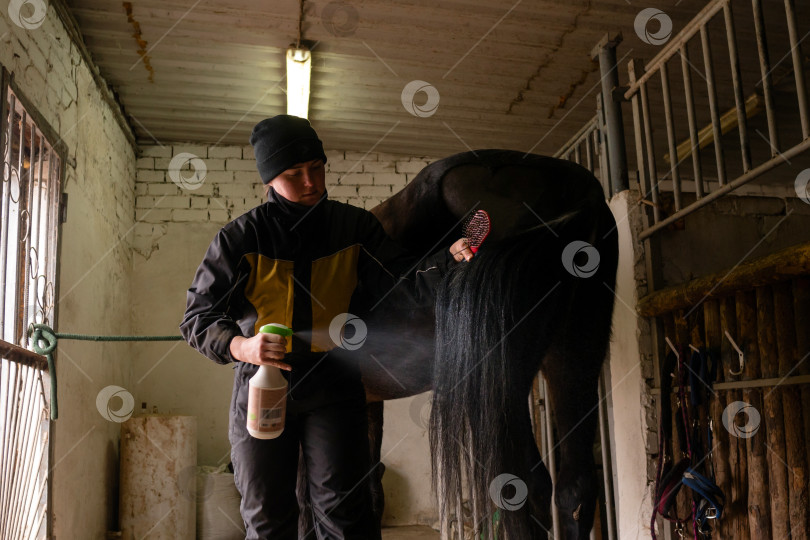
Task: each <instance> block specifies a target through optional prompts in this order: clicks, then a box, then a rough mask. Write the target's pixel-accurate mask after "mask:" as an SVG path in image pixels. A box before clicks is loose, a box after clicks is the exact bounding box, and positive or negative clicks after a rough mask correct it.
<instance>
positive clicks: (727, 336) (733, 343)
mask: <svg viewBox="0 0 810 540" xmlns="http://www.w3.org/2000/svg"><path fill="white" fill-rule="evenodd" d="M724 332H725V334H726V338H728V340H729V342H730V343H731V346H732V347H734V350H735V351H737V356H738V357H739V360H740V370H739V371H734V370H732V369H731V366H729V368H728V372H729V374H731V375H742V372H743V369H745V355H744V354H743V352H742V351H741V350H740V348H739V347H738V346H737V343H735V342H734V338H732V337H731V334H729V333H728V330H724Z"/></svg>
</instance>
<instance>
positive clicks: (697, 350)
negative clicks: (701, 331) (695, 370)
mask: <svg viewBox="0 0 810 540" xmlns="http://www.w3.org/2000/svg"><path fill="white" fill-rule="evenodd" d="M689 348H690V349H692V350H693V351H695V352H696V353H698V354H700V349H698V348H697V347H695V346H694V345H692V344H691V343H690V344H689Z"/></svg>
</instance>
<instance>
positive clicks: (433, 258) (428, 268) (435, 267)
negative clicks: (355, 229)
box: [358, 212, 455, 306]
mask: <svg viewBox="0 0 810 540" xmlns="http://www.w3.org/2000/svg"><path fill="white" fill-rule="evenodd" d="M363 228H364V233H363V241H362V251H361V253H360V260H359V266H358V273H359V278H360V282H361V283H362V285H363V289H364V291H365V292H366V293H367V294H369V295H370V296H371V300H373V301H372V305H373V306H374V305H377V303H379V302H382V301H383V300H390V301H394V302H399V303H400V305H402V303H405V304H409V305H411V306H426V305H432V304H433V303H434V301H435V291H436V287H437V285H438V283H439V281H440V280H441V278H442V276H444V275H445V273H446V272H447V269H448V267H449V266H450V265H451V264H455V261H454V259H453V257H452V255H450V251H449V250H448V249H447V247H442V248H441V249H440V250H439V251H437V252H436V253H433V254H430V255H428V256H426V257H424V258H422V259H418V258H416V257H414V256H413V255H412V254H410V253H409V252H408V251H407V250H405V248H403V247H402V246H400V245H399V244H397V243H396V242H395V241H393V240H392V239H391V238H390V237H389V236H388V235H387V234H386V233H385V230H384V229H383V228H382V225H381V224H380V222H379V221H378V220H377V218H376V217H375V216H374V214H371V213H370V212H366V217H365V220H364V221H363ZM394 298H396V300H394Z"/></svg>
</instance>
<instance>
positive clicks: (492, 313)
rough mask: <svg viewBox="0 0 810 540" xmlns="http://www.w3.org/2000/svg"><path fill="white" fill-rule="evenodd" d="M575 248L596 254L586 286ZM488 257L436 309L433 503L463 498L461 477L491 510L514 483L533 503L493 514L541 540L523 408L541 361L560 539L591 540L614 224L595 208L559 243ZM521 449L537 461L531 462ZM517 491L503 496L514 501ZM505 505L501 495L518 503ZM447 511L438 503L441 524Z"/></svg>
mask: <svg viewBox="0 0 810 540" xmlns="http://www.w3.org/2000/svg"><path fill="white" fill-rule="evenodd" d="M574 241H580V242H587V243H588V244H589V245H590V246H593V247H594V248H595V249H596V251H597V252H598V253H599V256H600V264H599V267H598V269H597V270H596V272H595V273H594V274H593V275H587V277H586V274H588V273H587V272H584V273H579V275H575V274H577V272H576V271H574V272H573V273H572V270H576V268H572V264H573V265H574V266H576V265H579V266H580V267H581V268H585V269H588V268H589V267H588V264H587V263H588V262H590V260H588V261H581V260H580V258H575V259H574V260H573V261H572V263H570V264H566V261H565V258H566V255H565V253H566V247H568V246H570V245H571V243H572V242H574ZM485 247H486V249H482V250H481V251H479V253H478V255H476V257H475V258H474V259H473V260H472V261H471V262H470V263H469V264H463V265H459V266H458V267H457V268H456V269H455V271H454V273H453V274H451V275H450V276H449V277H448V279H447V280H446V281H445V283H444V284H443V286H442V288H441V289H440V291H439V295H438V298H437V307H436V314H437V353H436V360H435V366H434V390H435V393H434V401H433V412H432V416H431V451H432V455H433V460H434V480H435V482H436V483H437V484H438V485H437V487H438V488H439V489H438V492H439V494H440V499H441V498H442V495H445V496H449V495H450V494H452V493H455V492H456V491H458V490H460V487H461V478H462V476H464V477H465V478H466V479H467V481H468V483H469V484H470V487H471V488H470V489H471V494H470V498H471V500H472V501H473V502H475V501H485V502H486V503H487V505H486V509H487V510H488V509H492V508H493V507H492V505H491V504H489V503H490V501H491V500H492V499H490V498H489V497H490V491H491V485H492V482H493V480H494V479H496V478H498V477H499V476H500V475H502V474H504V473H506V474H511V475H514V476H516V477H517V479H518V481H519V482H522V483H525V484H526V486H527V487H528V491H529V494H533V495H534V496H535V497H536V500H534V501H531V503H532V504H529V505H526V506H520V507H519V508H515V509H514V510H512V509H509V508H506V509H504V508H503V506H507V507H509V506H510V505H509V504H506V505H503V506H502V505H498V506H500V507H501V510H500V514H501V515H502V516H503V520H502V531H503V533H505V537H506V538H509V539H520V540H522V539H524V538H538V537H541V535H542V534H544V533H542V532H541V531H539V530H538V527H537V526H536V523H537V522H538V521H539V522H541V523H543V525H544V526H545V527H548V521H544V520H543V517H545V514H546V512H547V509H548V503H549V500H548V499H547V498H545V497H543V493H544V492H547V490H546V489H544V485H543V484H544V480H543V464H542V462H540V460H539V459H537V457H536V456H537V452H536V445H535V443H534V438H533V436H532V432H531V426H530V423H529V422H528V412H527V408H528V407H527V400H526V398H527V396H528V394H529V392H530V388H531V383H532V380H533V378H534V376H535V375H536V373H537V371H538V369H539V368H540V364H541V359H542V369H543V371H544V374H545V375H546V377H547V380H548V385H549V389H550V392H551V398H552V403H553V406H554V410H555V414H556V426H557V435H558V440H559V441H560V444H559V446H560V448H559V452H560V456H561V460H560V475H559V477H558V481H557V485H556V493H557V495H556V498H557V506H558V508H560V509H561V513H560V518H561V523H560V525H561V533H562V537H563V538H577V539H579V538H587V537H588V533H589V531H590V528H591V524H592V523H593V513H594V508H595V498H596V487H597V485H596V483H595V470H594V464H593V458H592V448H593V439H594V435H595V427H596V418H597V416H596V415H597V408H596V405H597V400H596V393H597V384H598V377H599V372H600V368H601V365H602V361H603V359H604V357H605V353H606V350H607V344H608V341H609V337H610V324H611V316H612V311H613V298H614V297H613V292H612V291H613V289H614V287H615V273H616V264H617V260H618V245H617V239H616V233H615V221H614V219H613V216H612V214H611V213H610V210H609V209H608V208H607V206H606V205H605V204H604V202H602V201H599V205H598V206H596V207H595V208H593V209H591V211H585V212H581V213H579V215H578V216H577V217H576V218H574V219H573V220H571V221H570V222H568V223H567V224H566V225H564V226H563V227H561V228H559V229H557V232H556V233H552V232H551V231H548V230H547V229H539V230H535V231H534V232H532V233H527V234H522V235H520V236H517V237H514V238H511V239H509V240H506V241H501V242H496V243H493V244H491V245H489V246H487V245H485ZM469 336H473V339H469ZM527 448H531V449H533V450H534V454H533V456H535V457H527V456H530V454H531V453H530V452H529V453H527V451H526V449H527ZM519 482H517V483H513V484H511V485H513V487H514V489H517V488H518V486H520V483H519ZM545 483H547V480H546V481H545ZM496 485H497V483H496ZM510 489H511V488H510ZM510 493H513V492H512V491H510V492H507V491H506V490H504V492H503V495H504V496H506V497H507V498H509V497H515V496H516V495H517V493H515V495H510ZM493 497H498V494H497V493H496V494H494V495H493ZM507 502H508V501H507ZM513 506H517V505H513ZM449 510H450V506H449V505H448V504H447V503H446V502H445V501H441V500H440V512H441V513H442V515H443V516H447V515H448V513H449ZM482 513H483V514H487V511H486V510H485V511H483V512H482ZM538 514H541V515H538ZM445 520H446V517H445ZM498 538H504V534H500V533H499V534H498Z"/></svg>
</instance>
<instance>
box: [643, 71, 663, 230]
mask: <svg viewBox="0 0 810 540" xmlns="http://www.w3.org/2000/svg"><path fill="white" fill-rule="evenodd" d="M642 67H643V66H642ZM641 116H642V117H643V118H644V140H645V143H646V145H647V169H648V170H649V177H650V196H651V197H652V203H653V220H654V223H658V222H659V221H661V204H660V197H659V196H658V166H657V165H656V164H655V143H654V141H653V134H652V121H651V120H650V98H649V95H648V92H647V83H642V85H641Z"/></svg>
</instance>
